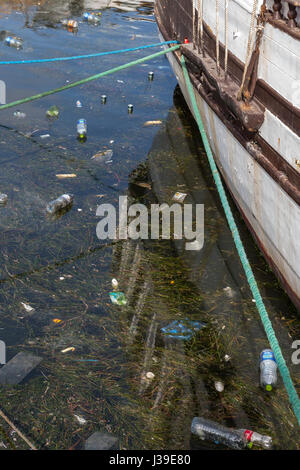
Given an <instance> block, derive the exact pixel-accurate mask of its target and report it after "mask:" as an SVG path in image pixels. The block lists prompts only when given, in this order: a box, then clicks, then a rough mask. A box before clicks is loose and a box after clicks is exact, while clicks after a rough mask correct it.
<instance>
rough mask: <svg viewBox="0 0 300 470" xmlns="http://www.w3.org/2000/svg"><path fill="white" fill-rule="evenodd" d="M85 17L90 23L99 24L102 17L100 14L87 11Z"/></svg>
mask: <svg viewBox="0 0 300 470" xmlns="http://www.w3.org/2000/svg"><path fill="white" fill-rule="evenodd" d="M83 19H84V20H85V21H87V22H88V23H93V24H99V23H100V18H99V15H95V13H89V12H85V13H84V14H83Z"/></svg>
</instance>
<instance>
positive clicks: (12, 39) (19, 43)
mask: <svg viewBox="0 0 300 470" xmlns="http://www.w3.org/2000/svg"><path fill="white" fill-rule="evenodd" d="M5 44H6V45H7V46H9V47H15V48H16V49H21V48H22V47H23V40H22V39H21V38H17V37H16V36H7V37H6V38H5Z"/></svg>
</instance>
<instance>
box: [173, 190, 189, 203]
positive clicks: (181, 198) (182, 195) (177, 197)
mask: <svg viewBox="0 0 300 470" xmlns="http://www.w3.org/2000/svg"><path fill="white" fill-rule="evenodd" d="M186 197H187V194H186V193H180V192H179V191H178V192H177V193H175V194H174V196H173V198H172V199H173V201H176V202H180V203H182V202H183V201H184V200H185V198H186Z"/></svg>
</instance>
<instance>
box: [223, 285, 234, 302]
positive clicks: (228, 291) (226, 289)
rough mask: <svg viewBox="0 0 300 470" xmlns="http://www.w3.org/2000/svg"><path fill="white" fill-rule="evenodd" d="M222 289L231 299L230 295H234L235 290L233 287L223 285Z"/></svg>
mask: <svg viewBox="0 0 300 470" xmlns="http://www.w3.org/2000/svg"><path fill="white" fill-rule="evenodd" d="M223 291H224V292H225V294H226V296H227V297H228V298H229V299H232V297H234V295H235V292H234V290H233V289H231V287H229V286H228V287H224V289H223Z"/></svg>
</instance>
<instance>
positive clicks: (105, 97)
mask: <svg viewBox="0 0 300 470" xmlns="http://www.w3.org/2000/svg"><path fill="white" fill-rule="evenodd" d="M106 101H107V96H106V95H102V96H101V103H102V104H106Z"/></svg>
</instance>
